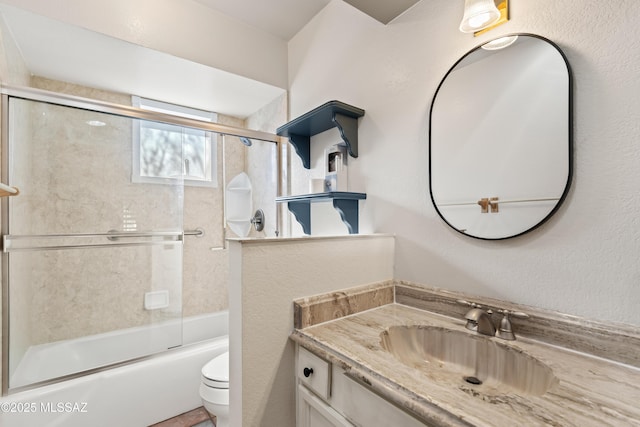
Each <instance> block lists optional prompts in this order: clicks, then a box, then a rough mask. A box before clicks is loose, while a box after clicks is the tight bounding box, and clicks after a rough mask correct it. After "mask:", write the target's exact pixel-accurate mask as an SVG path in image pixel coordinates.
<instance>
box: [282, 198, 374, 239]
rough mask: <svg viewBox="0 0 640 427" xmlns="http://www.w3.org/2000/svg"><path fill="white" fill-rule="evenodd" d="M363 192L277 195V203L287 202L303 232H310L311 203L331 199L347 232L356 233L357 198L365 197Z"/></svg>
mask: <svg viewBox="0 0 640 427" xmlns="http://www.w3.org/2000/svg"><path fill="white" fill-rule="evenodd" d="M366 198H367V195H366V194H365V193H351V192H347V191H331V192H328V193H315V194H303V195H300V196H282V197H277V198H276V202H277V203H287V206H288V208H289V211H290V212H291V213H292V214H293V215H294V216H295V217H296V220H297V221H298V222H299V223H300V225H301V226H302V230H303V231H304V234H311V203H316V202H326V201H333V207H334V208H335V210H337V211H338V213H339V214H340V218H342V222H344V223H345V225H346V226H347V229H348V230H349V234H358V200H363V199H366Z"/></svg>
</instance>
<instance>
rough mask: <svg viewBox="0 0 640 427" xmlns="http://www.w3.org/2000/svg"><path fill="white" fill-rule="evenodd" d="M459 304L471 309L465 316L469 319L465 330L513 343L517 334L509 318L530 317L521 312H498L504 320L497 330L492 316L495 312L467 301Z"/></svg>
mask: <svg viewBox="0 0 640 427" xmlns="http://www.w3.org/2000/svg"><path fill="white" fill-rule="evenodd" d="M457 302H458V303H459V304H462V305H468V306H470V307H471V310H469V311H467V314H465V315H464V318H465V319H467V324H466V325H465V328H467V329H469V330H470V331H475V332H477V333H479V334H482V335H488V336H491V337H493V336H495V337H497V338H501V339H503V340H509V341H513V340H515V339H516V336H515V334H514V333H513V328H512V327H511V321H510V320H509V316H513V317H518V318H521V319H526V318H528V317H529V316H528V315H527V314H525V313H522V312H520V311H511V310H504V309H499V310H498V312H499V313H502V315H503V316H502V320H501V321H500V326H499V327H498V328H496V327H495V326H494V324H493V319H492V318H491V315H492V314H493V311H492V310H491V309H489V310H486V311H485V310H483V309H482V306H481V305H480V304H477V303H475V302H469V301H465V300H457Z"/></svg>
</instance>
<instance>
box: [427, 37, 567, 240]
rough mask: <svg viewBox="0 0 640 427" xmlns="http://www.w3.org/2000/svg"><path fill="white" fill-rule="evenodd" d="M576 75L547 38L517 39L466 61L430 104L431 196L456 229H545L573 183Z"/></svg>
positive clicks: (499, 232) (492, 233) (487, 234)
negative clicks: (573, 85) (573, 88)
mask: <svg viewBox="0 0 640 427" xmlns="http://www.w3.org/2000/svg"><path fill="white" fill-rule="evenodd" d="M571 116H572V106H571V71H570V68H569V64H568V62H567V60H566V58H565V56H564V54H563V53H562V52H561V51H560V49H559V48H558V47H557V46H556V45H555V44H553V43H552V42H550V41H549V40H546V39H545V38H543V37H540V36H535V35H531V34H517V35H510V36H506V37H501V38H499V39H496V40H493V41H490V42H488V43H485V44H483V45H481V46H478V47H476V48H475V49H473V50H472V51H470V52H469V53H467V54H466V55H464V56H463V57H462V58H461V59H460V60H459V61H458V62H457V63H456V64H454V66H453V67H452V68H451V69H450V70H449V72H448V73H447V74H446V75H445V77H444V79H443V80H442V82H441V83H440V85H439V86H438V89H437V91H436V94H435V96H434V99H433V103H432V104H431V114H430V126H429V129H430V130H429V178H430V183H429V186H430V192H431V198H432V200H433V203H434V205H435V207H436V210H437V211H438V214H439V215H440V216H441V217H442V219H444V221H445V222H446V223H447V224H448V225H450V226H451V227H453V228H454V229H455V230H456V231H458V232H460V233H463V234H465V235H467V236H471V237H475V238H479V239H490V240H495V239H506V238H509V237H515V236H518V235H520V234H523V233H526V232H527V231H530V230H532V229H534V228H536V227H537V226H539V225H540V224H542V223H543V222H545V221H546V220H547V219H549V217H551V215H553V213H554V212H556V210H557V209H558V207H559V206H560V204H561V203H562V201H563V200H564V198H565V196H566V194H567V192H568V190H569V184H570V182H571V173H572V159H571V158H572V154H571V151H572V150H571V129H572V123H571V121H572V118H571Z"/></svg>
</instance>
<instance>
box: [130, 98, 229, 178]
mask: <svg viewBox="0 0 640 427" xmlns="http://www.w3.org/2000/svg"><path fill="white" fill-rule="evenodd" d="M132 104H133V106H134V107H138V108H141V109H144V110H151V111H158V112H161V113H166V114H172V115H175V116H180V117H187V118H190V119H197V120H204V121H209V122H213V121H215V120H216V119H217V116H216V114H215V113H212V112H208V111H203V110H196V109H193V108H187V107H182V106H179V105H173V104H167V103H164V102H159V101H153V100H150V99H144V98H140V97H137V96H134V97H132ZM216 148H217V144H216V134H215V133H213V132H207V131H203V130H199V129H193V128H185V127H182V126H177V125H171V124H167V123H160V122H152V121H148V120H136V121H135V123H134V125H133V174H132V181H133V182H144V183H153V184H167V183H172V182H174V181H175V180H184V185H189V186H198V187H217V186H218V180H217V170H216V165H217V156H216V152H217V150H216Z"/></svg>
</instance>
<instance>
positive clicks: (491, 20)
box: [460, 0, 509, 36]
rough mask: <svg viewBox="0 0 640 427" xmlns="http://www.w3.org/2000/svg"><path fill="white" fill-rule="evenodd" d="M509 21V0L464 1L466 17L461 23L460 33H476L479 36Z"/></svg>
mask: <svg viewBox="0 0 640 427" xmlns="http://www.w3.org/2000/svg"><path fill="white" fill-rule="evenodd" d="M496 2H497V3H498V4H497V5H496ZM508 19H509V6H508V0H464V16H463V17H462V22H460V31H462V32H463V33H474V35H476V36H477V35H478V34H479V33H480V32H484V31H487V30H489V29H490V28H493V27H495V26H496V25H499V24H502V23H503V22H506V21H507V20H508Z"/></svg>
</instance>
